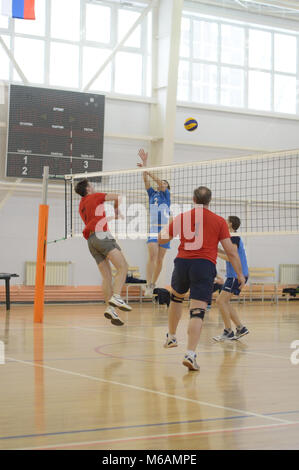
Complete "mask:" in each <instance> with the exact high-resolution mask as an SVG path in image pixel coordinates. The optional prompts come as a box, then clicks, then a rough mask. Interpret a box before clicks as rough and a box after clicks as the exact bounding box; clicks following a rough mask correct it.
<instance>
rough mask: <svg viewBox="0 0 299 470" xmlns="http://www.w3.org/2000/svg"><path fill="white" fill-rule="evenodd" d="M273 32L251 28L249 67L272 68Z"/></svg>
mask: <svg viewBox="0 0 299 470" xmlns="http://www.w3.org/2000/svg"><path fill="white" fill-rule="evenodd" d="M271 55H272V50H271V33H268V32H266V31H259V30H257V29H250V30H249V67H251V68H257V69H267V70H269V69H270V68H271Z"/></svg>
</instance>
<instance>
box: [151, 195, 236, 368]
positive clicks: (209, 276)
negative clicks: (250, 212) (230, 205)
mask: <svg viewBox="0 0 299 470" xmlns="http://www.w3.org/2000/svg"><path fill="white" fill-rule="evenodd" d="M211 198H212V193H211V191H210V189H208V188H206V187H204V186H200V187H199V188H197V189H195V190H194V194H193V202H194V203H195V207H194V208H193V209H192V210H191V211H188V212H185V213H183V214H180V215H178V216H177V217H176V218H175V219H174V220H173V221H172V222H171V223H170V224H169V226H168V227H166V228H165V229H164V230H163V231H162V232H161V233H160V234H159V239H158V240H159V243H166V242H167V241H170V240H172V239H173V238H174V237H176V236H177V235H179V237H180V240H181V244H180V246H179V251H178V255H177V257H176V259H175V260H174V270H173V273H172V279H171V289H172V292H171V303H170V307H169V316H168V327H169V329H168V333H167V337H166V343H165V345H164V347H166V348H173V347H175V346H177V345H178V343H177V339H176V330H177V327H178V324H179V321H180V319H181V315H182V310H183V308H182V307H183V299H184V296H185V295H186V293H187V292H188V290H189V289H190V321H189V326H188V346H187V352H186V354H185V357H184V360H183V365H184V366H186V367H188V368H189V369H190V370H199V366H198V364H197V361H196V353H195V351H196V347H197V345H198V342H199V338H200V333H201V329H202V324H203V319H204V316H205V311H206V308H207V305H208V303H209V301H210V299H211V296H212V292H213V284H214V279H215V277H216V260H217V251H218V243H219V242H220V243H221V245H222V246H223V249H224V251H225V253H226V255H227V257H228V258H229V260H230V262H231V264H232V266H233V267H234V269H235V271H236V274H237V277H238V280H239V284H240V289H242V287H243V286H244V284H245V278H244V276H243V273H242V266H241V262H240V258H239V255H238V253H237V251H236V250H235V247H234V245H233V244H232V242H231V237H230V233H229V230H228V227H227V223H226V221H225V219H223V218H222V217H220V216H218V215H216V214H214V213H213V212H211V211H210V210H209V204H210V201H211Z"/></svg>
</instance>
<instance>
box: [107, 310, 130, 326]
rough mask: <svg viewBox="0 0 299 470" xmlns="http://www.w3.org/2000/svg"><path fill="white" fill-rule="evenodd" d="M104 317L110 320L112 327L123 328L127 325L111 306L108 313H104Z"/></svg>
mask: <svg viewBox="0 0 299 470" xmlns="http://www.w3.org/2000/svg"><path fill="white" fill-rule="evenodd" d="M104 317H105V318H108V320H111V323H112V325H116V326H122V325H124V324H125V322H124V321H123V320H122V319H121V318H120V316H119V315H118V313H117V312H116V311H115V310H114V308H113V307H111V306H109V307H107V309H106V312H105V313H104Z"/></svg>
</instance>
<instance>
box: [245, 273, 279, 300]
mask: <svg viewBox="0 0 299 470" xmlns="http://www.w3.org/2000/svg"><path fill="white" fill-rule="evenodd" d="M275 278H276V275H275V269H274V268H249V281H248V282H249V298H250V302H252V298H253V294H254V296H255V297H256V295H257V294H258V295H259V294H260V295H261V297H262V302H264V300H265V295H267V296H269V297H270V298H271V300H272V302H273V301H275V302H276V303H277V302H278V284H277V282H276V280H275Z"/></svg>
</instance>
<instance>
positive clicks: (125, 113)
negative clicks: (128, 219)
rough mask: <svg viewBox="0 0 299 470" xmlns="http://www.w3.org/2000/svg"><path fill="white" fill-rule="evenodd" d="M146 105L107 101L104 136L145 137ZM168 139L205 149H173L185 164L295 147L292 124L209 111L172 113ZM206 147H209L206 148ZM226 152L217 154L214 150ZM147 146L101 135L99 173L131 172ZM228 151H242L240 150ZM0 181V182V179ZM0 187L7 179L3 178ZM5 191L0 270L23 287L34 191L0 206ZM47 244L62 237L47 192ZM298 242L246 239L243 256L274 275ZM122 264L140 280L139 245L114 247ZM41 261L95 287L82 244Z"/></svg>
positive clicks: (57, 206)
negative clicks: (59, 263) (190, 128)
mask: <svg viewBox="0 0 299 470" xmlns="http://www.w3.org/2000/svg"><path fill="white" fill-rule="evenodd" d="M190 116H192V117H195V118H197V119H198V121H199V128H198V131H197V132H196V133H188V132H187V131H185V129H184V127H183V122H184V120H185V119H186V118H187V117H190ZM6 119H7V116H6V106H3V105H1V104H0V122H1V121H2V122H3V121H6ZM149 122H150V104H149V103H140V102H133V101H122V100H112V99H107V103H106V123H105V131H106V133H108V134H110V135H111V134H129V135H137V136H138V135H139V136H145V135H149V132H150V130H149V128H150V124H149ZM5 139H6V135H5V130H4V129H0V168H2V169H3V165H4V160H5ZM176 141H179V142H182V141H183V142H184V141H186V142H191V141H195V142H200V143H204V144H207V145H209V144H211V147H199V146H189V145H185V144H179V145H176V149H175V155H174V161H175V162H191V161H198V160H202V159H204V160H206V159H213V158H224V157H232V156H237V155H242V154H250V153H253V152H252V151H250V150H248V148H252V149H261V150H267V149H268V150H278V149H289V148H294V147H299V144H298V120H292V119H278V118H272V117H266V116H263V117H262V116H255V115H245V114H237V113H230V112H220V111H215V110H207V109H199V108H196V107H195V108H194V109H192V108H190V107H188V108H187V107H182V106H179V107H178V108H177V124H176ZM213 145H214V146H215V147H213ZM218 145H219V146H222V145H223V146H228V148H220V147H217V146H218ZM141 146H147V142H145V141H143V140H142V139H140V140H124V139H116V138H112V137H107V138H106V139H105V145H104V170H112V169H124V168H126V169H127V168H135V166H136V162H137V151H138V148H140V147H141ZM230 147H245V149H244V150H240V149H233V148H230ZM2 181H3V179H2ZM6 181H11V179H9V180H7V179H6ZM6 195H7V189H5V188H3V186H1V182H0V271H1V272H5V271H8V272H17V273H19V274H20V275H21V277H20V279H17V280H16V281H15V282H16V283H22V282H23V281H24V262H25V261H26V260H34V259H35V256H36V238H37V220H38V205H39V202H40V193H32V192H30V191H28V190H27V191H23V192H15V193H14V194H13V195H12V196H11V197H10V198H8V199H7V201H6V202H5V204H4V205H3V207H1V200H2V199H3V197H5V196H6ZM49 205H50V220H49V240H52V239H55V238H60V237H62V236H63V235H64V198H63V195H61V196H58V195H56V196H54V195H52V194H51V193H50V198H49ZM298 241H299V240H298V236H288V237H280V236H273V237H259V238H254V239H249V241H248V245H247V250H248V255H249V264H250V265H251V266H265V267H266V266H270V267H272V266H274V267H275V268H276V271H277V273H278V265H279V264H280V263H298V264H299V250H298ZM121 244H122V246H123V248H124V252H125V254H126V256H127V258H128V261H129V264H131V265H139V266H140V269H141V273H142V275H143V276H145V265H146V254H147V249H146V244H145V242H144V241H125V242H122V243H121ZM175 245H176V242H175V243H174V244H173V247H172V249H171V250H170V252H169V253H168V254H167V258H166V263H165V275H164V280H165V282H166V283H169V281H170V275H171V270H172V263H173V258H174V256H175V254H176V248H175ZM48 260H68V261H73V262H74V263H75V272H74V281H75V284H76V285H84V284H85V285H92V284H97V283H99V282H100V275H99V273H98V271H97V267H96V265H95V263H94V261H93V260H92V258H91V257H90V255H89V253H88V249H87V245H86V241H85V240H83V239H73V240H68V241H64V242H59V243H57V244H54V245H49V247H48Z"/></svg>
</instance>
